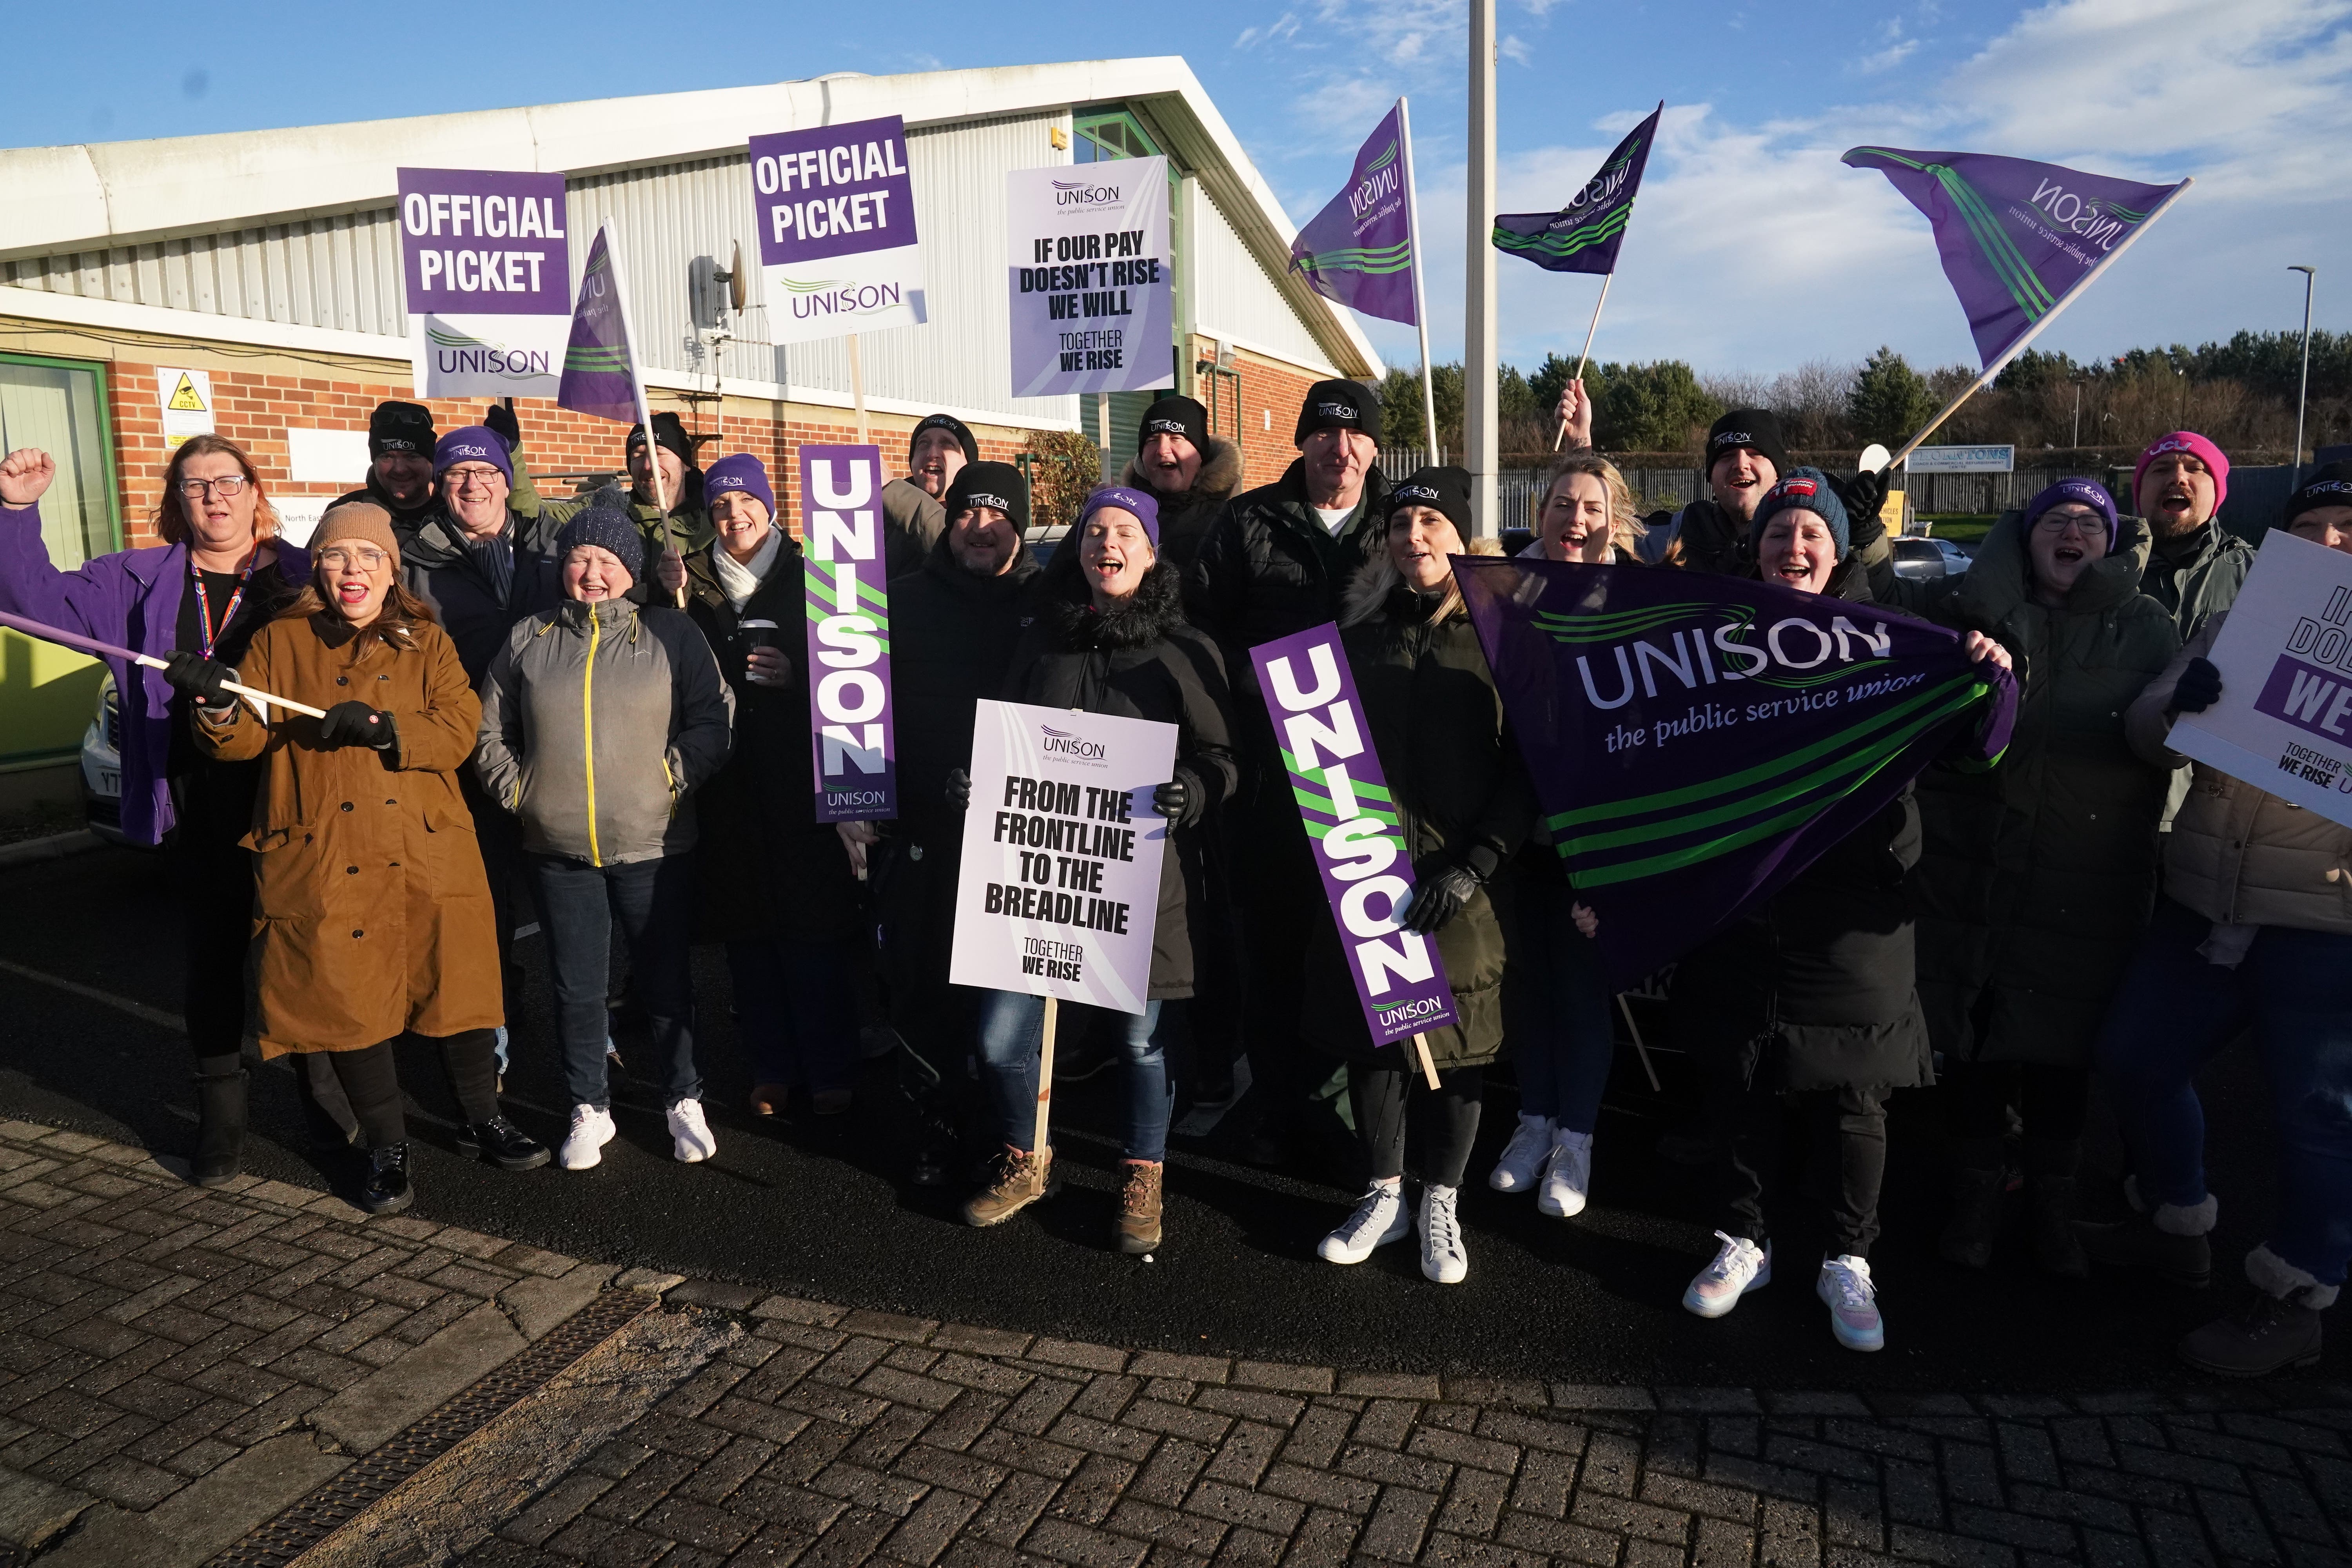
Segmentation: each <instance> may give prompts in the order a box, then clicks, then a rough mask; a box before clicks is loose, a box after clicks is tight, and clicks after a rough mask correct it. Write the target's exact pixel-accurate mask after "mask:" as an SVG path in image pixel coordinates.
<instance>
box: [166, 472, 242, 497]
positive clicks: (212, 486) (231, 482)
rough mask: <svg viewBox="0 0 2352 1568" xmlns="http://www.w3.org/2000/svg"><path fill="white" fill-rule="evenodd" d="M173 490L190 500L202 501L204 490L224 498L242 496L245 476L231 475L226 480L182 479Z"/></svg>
mask: <svg viewBox="0 0 2352 1568" xmlns="http://www.w3.org/2000/svg"><path fill="white" fill-rule="evenodd" d="M173 489H177V490H178V491H179V492H180V493H181V494H182V495H183V496H185V497H186V498H187V499H188V500H204V499H205V491H206V490H213V491H215V492H216V493H218V494H220V495H222V496H224V497H226V496H234V495H243V494H244V493H245V476H244V475H243V474H231V475H229V476H228V477H227V478H226V479H182V480H181V481H180V482H179V483H178V484H177V485H175V486H173Z"/></svg>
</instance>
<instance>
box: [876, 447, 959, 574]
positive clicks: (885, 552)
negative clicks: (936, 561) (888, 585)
mask: <svg viewBox="0 0 2352 1568" xmlns="http://www.w3.org/2000/svg"><path fill="white" fill-rule="evenodd" d="M978 461H980V443H979V441H978V440H976V439H974V438H973V437H972V433H971V430H970V429H968V428H966V426H965V425H964V422H963V421H962V420H961V419H959V418H957V417H956V416H954V415H952V414H931V415H926V416H924V417H923V418H922V419H920V420H919V421H917V422H916V425H915V427H914V429H912V430H911V431H909V432H908V435H907V477H906V478H905V479H892V480H891V481H890V482H889V483H888V484H887V485H884V486H883V487H882V559H883V562H884V563H885V564H886V565H887V567H888V568H889V574H890V575H891V576H893V577H902V576H904V575H906V574H908V573H909V572H917V571H920V570H921V569H922V565H923V563H924V562H926V561H928V560H929V559H930V555H931V547H932V546H933V545H935V544H937V543H938V542H940V533H941V532H943V531H945V530H946V528H947V525H948V519H947V513H946V511H945V510H942V508H941V506H940V502H941V501H942V500H944V499H945V497H946V495H947V493H948V486H950V484H953V483H954V482H955V477H956V475H957V474H958V473H959V472H961V470H962V468H963V466H964V465H965V464H967V463H977V462H978Z"/></svg>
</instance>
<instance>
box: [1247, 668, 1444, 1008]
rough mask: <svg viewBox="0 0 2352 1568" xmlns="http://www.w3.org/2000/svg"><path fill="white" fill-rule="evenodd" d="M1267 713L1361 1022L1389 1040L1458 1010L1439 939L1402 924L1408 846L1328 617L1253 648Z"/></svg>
mask: <svg viewBox="0 0 2352 1568" xmlns="http://www.w3.org/2000/svg"><path fill="white" fill-rule="evenodd" d="M1250 663H1251V664H1252V665H1253V666H1255V668H1256V670H1257V683H1258V689H1260V690H1262V691H1264V692H1265V704H1266V712H1267V713H1268V715H1269V716H1271V717H1272V719H1273V721H1274V728H1275V733H1276V736H1278V737H1279V738H1280V740H1281V742H1282V760H1283V763H1284V764H1285V765H1286V766H1287V767H1288V769H1289V770H1290V793H1291V795H1293V796H1294V797H1296V798H1297V802H1298V814H1299V816H1301V817H1302V818H1303V819H1304V820H1305V822H1306V825H1307V839H1308V841H1309V842H1310V843H1311V844H1312V845H1313V846H1314V850H1315V868H1316V869H1317V870H1318V872H1320V873H1321V874H1322V878H1323V896H1324V897H1325V898H1326V899H1328V900H1330V904H1331V918H1332V919H1333V920H1334V921H1338V922H1339V951H1340V952H1341V953H1342V954H1343V955H1345V957H1346V959H1347V961H1348V974H1349V978H1350V979H1352V980H1353V981H1354V982H1355V983H1356V1000H1357V1001H1358V1002H1359V1003H1360V1004H1361V1005H1362V1006H1363V1009H1364V1026H1365V1027H1366V1028H1367V1029H1369V1030H1370V1031H1371V1036H1372V1043H1373V1044H1374V1045H1378V1046H1385V1045H1387V1044H1389V1043H1390V1042H1391V1041H1392V1040H1404V1039H1410V1038H1412V1037H1413V1036H1415V1035H1418V1034H1421V1033H1422V1032H1423V1031H1424V1030H1428V1029H1434V1028H1437V1027H1439V1026H1442V1025H1446V1024H1451V1023H1453V1022H1454V992H1453V989H1452V988H1451V987H1450V986H1448V985H1447V984H1446V983H1445V966H1444V963H1442V962H1441V961H1440V960H1439V958H1438V956H1437V943H1436V942H1433V941H1432V940H1431V939H1430V938H1428V937H1425V936H1423V935H1421V934H1420V933H1419V932H1417V931H1407V930H1405V929H1404V911H1405V908H1406V906H1407V905H1409V904H1411V903H1412V854H1411V852H1410V850H1409V849H1408V848H1407V847H1406V844H1405V841H1404V831H1403V827H1402V824H1400V823H1399V822H1398V820H1397V809H1396V803H1395V799H1394V797H1393V796H1391V795H1390V794H1389V789H1388V775H1387V774H1386V773H1382V772H1381V758H1380V753H1379V752H1376V751H1375V750H1373V748H1372V743H1371V742H1370V740H1368V739H1366V737H1365V733H1364V721H1363V713H1364V705H1363V702H1362V700H1360V698H1359V697H1358V696H1357V695H1356V677H1355V673H1354V671H1352V670H1350V669H1349V668H1348V654H1347V650H1346V649H1345V648H1343V647H1341V646H1340V644H1339V627H1338V626H1332V625H1328V624H1326V625H1324V626H1317V627H1315V628H1313V629H1312V630H1309V631H1303V632H1300V633H1298V634H1297V635H1296V636H1293V637H1280V638H1277V639H1276V640H1275V641H1273V642H1269V643H1260V644H1259V645H1258V646H1257V647H1254V648H1252V649H1250Z"/></svg>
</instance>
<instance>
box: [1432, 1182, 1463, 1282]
mask: <svg viewBox="0 0 2352 1568" xmlns="http://www.w3.org/2000/svg"><path fill="white" fill-rule="evenodd" d="M1461 1195H1462V1190H1461V1189H1460V1188H1459V1187H1441V1186H1439V1185H1438V1184H1436V1183H1434V1182H1432V1183H1430V1184H1428V1185H1426V1186H1424V1187H1423V1188H1422V1189H1421V1271H1422V1273H1423V1275H1425V1276H1426V1277H1428V1278H1429V1279H1433V1280H1435V1281H1436V1282H1437V1283H1439V1284H1440V1285H1459V1284H1461V1283H1462V1281H1463V1280H1464V1279H1467V1278H1469V1274H1470V1254H1469V1253H1468V1251H1466V1250H1465V1248H1464V1247H1463V1245H1462V1216H1461V1215H1458V1214H1456V1213H1455V1212H1454V1204H1455V1203H1456V1202H1457V1201H1458V1200H1459V1199H1460V1197H1461Z"/></svg>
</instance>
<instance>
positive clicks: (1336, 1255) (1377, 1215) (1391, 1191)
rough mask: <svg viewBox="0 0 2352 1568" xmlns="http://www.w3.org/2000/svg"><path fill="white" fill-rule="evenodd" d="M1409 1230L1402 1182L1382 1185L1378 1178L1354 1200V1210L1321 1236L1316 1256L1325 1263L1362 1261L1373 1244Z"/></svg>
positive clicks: (1399, 1237)
mask: <svg viewBox="0 0 2352 1568" xmlns="http://www.w3.org/2000/svg"><path fill="white" fill-rule="evenodd" d="M1411 1235H1412V1215H1409V1214H1407V1213H1405V1209H1404V1187H1403V1185H1402V1184H1398V1185H1396V1186H1393V1187H1384V1186H1382V1185H1381V1184H1379V1183H1378V1182H1375V1183H1373V1184H1372V1186H1371V1190H1370V1192H1367V1193H1366V1194H1364V1195H1363V1196H1362V1197H1360V1198H1358V1199H1357V1200H1356V1207H1355V1212H1353V1213H1352V1214H1350V1215H1348V1217H1347V1218H1346V1219H1344V1220H1342V1221H1340V1223H1339V1229H1337V1230H1335V1231H1333V1232H1332V1233H1331V1234H1330V1235H1328V1236H1327V1237H1324V1238H1323V1241H1322V1244H1321V1245H1320V1246H1318V1247H1316V1249H1315V1256H1316V1257H1318V1258H1321V1259H1323V1261H1324V1262H1326V1263H1361V1262H1362V1261H1363V1260H1364V1259H1365V1258H1370V1256H1371V1255H1372V1249H1373V1248H1374V1247H1386V1246H1387V1245H1388V1244H1389V1243H1390V1242H1391V1241H1402V1240H1403V1239H1404V1238H1405V1237H1408V1236H1411Z"/></svg>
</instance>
